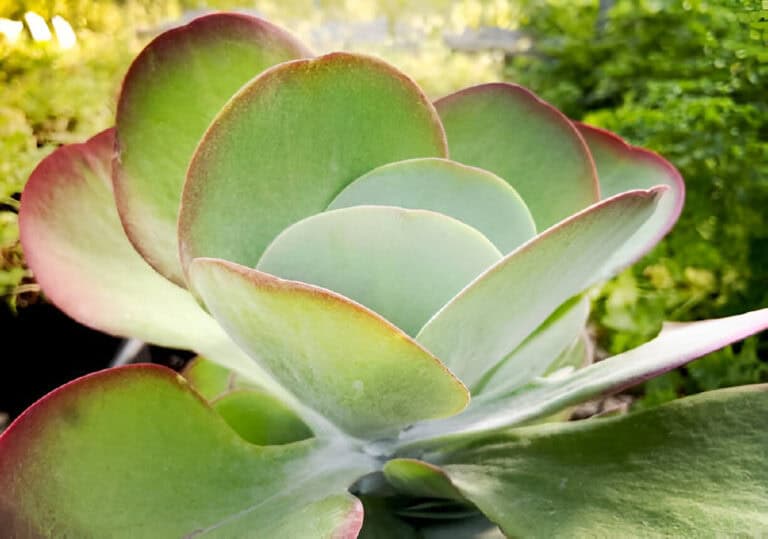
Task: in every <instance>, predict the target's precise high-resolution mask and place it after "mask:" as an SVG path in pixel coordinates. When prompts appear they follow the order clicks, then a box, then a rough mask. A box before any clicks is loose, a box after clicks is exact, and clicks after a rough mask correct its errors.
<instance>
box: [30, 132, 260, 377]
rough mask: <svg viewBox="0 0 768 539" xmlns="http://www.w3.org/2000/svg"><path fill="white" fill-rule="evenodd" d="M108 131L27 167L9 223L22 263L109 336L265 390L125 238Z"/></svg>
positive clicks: (69, 308)
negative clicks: (168, 350)
mask: <svg viewBox="0 0 768 539" xmlns="http://www.w3.org/2000/svg"><path fill="white" fill-rule="evenodd" d="M113 146H114V132H113V130H112V129H108V130H106V131H103V132H102V133H100V134H98V135H96V136H95V137H93V138H92V139H90V140H89V141H87V142H85V143H84V144H72V145H68V146H63V147H61V148H59V149H58V150H56V151H55V152H53V153H52V154H51V155H50V156H48V157H47V158H46V159H44V160H43V161H42V162H41V163H40V164H39V165H38V166H37V168H36V169H35V170H34V172H33V173H32V175H31V176H30V178H29V181H28V182H27V185H26V188H25V189H24V193H23V195H22V201H21V214H20V216H19V224H20V233H21V242H22V245H23V246H24V254H25V256H26V260H27V263H28V264H29V267H30V268H31V269H32V271H33V272H34V275H35V279H37V281H38V283H39V284H40V286H41V287H42V288H43V291H44V292H45V294H46V295H47V296H48V298H49V299H50V300H51V301H52V302H53V303H54V304H56V306H57V307H59V308H60V309H61V310H63V311H64V312H65V313H67V314H68V315H69V316H71V317H72V318H74V319H75V320H77V321H78V322H80V323H82V324H85V325H87V326H90V327H93V328H95V329H98V330H101V331H105V332H107V333H111V334H113V335H120V336H128V337H134V338H137V339H140V340H142V341H146V342H150V343H153V344H158V345H161V346H170V347H174V348H186V349H192V350H196V351H198V352H201V353H204V354H206V355H208V356H209V357H210V358H211V359H213V360H215V361H217V362H218V363H221V364H223V365H226V366H227V367H228V368H231V369H235V370H237V371H238V372H240V373H242V374H244V375H245V376H247V377H248V378H249V379H251V380H253V381H255V382H257V383H259V384H260V385H262V386H263V387H268V388H271V389H275V387H274V386H275V384H274V382H272V381H271V380H270V378H269V377H267V376H266V375H265V373H264V372H263V371H262V370H261V369H260V368H259V367H258V365H256V364H255V363H254V362H253V361H252V360H251V359H250V358H248V357H247V356H245V354H243V353H242V352H241V351H240V350H239V349H238V348H237V347H236V346H235V345H234V343H232V341H231V340H230V338H229V337H228V336H227V335H226V334H225V333H224V331H223V330H222V329H221V327H220V326H219V325H218V323H217V322H216V321H215V320H214V319H213V318H211V317H210V316H209V315H208V314H207V313H206V312H205V311H204V310H203V309H202V308H201V307H200V306H199V305H198V304H197V302H196V301H195V300H194V299H193V298H192V296H191V295H190V294H189V293H188V292H187V291H186V290H184V289H182V288H180V287H178V286H176V285H175V284H173V283H171V282H170V281H168V280H167V279H165V278H163V277H162V276H161V275H160V274H158V273H157V272H156V271H155V270H153V269H152V268H151V267H150V266H149V264H147V262H146V261H145V260H144V259H143V258H142V257H141V256H140V255H139V254H138V253H137V252H136V250H135V249H134V248H133V247H132V246H131V244H130V242H129V241H128V239H127V238H126V237H125V233H124V232H123V227H122V226H121V224H120V219H119V218H118V216H117V210H116V209H115V205H114V200H113V198H112V183H111V181H110V163H111V160H112V156H113V153H114V152H113Z"/></svg>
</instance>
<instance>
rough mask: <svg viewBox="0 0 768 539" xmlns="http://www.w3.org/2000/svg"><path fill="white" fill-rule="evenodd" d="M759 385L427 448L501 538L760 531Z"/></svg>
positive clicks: (762, 413) (764, 507)
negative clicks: (496, 527)
mask: <svg viewBox="0 0 768 539" xmlns="http://www.w3.org/2000/svg"><path fill="white" fill-rule="evenodd" d="M766 417H768V386H766V385H762V386H746V387H742V388H733V389H727V390H720V391H713V392H709V393H703V394H700V395H696V396H694V397H689V398H686V399H682V400H678V401H675V402H672V403H669V404H665V405H663V406H660V407H658V408H654V409H651V410H646V411H643V412H639V413H634V414H629V415H624V416H619V417H616V418H608V419H591V420H586V421H579V422H575V423H559V424H550V425H543V426H537V427H528V428H522V429H516V430H510V431H507V432H501V433H496V434H490V435H484V436H476V437H474V438H471V439H468V440H464V441H457V442H456V443H455V444H452V445H448V446H446V447H444V448H443V449H442V450H441V452H440V453H439V454H438V453H435V454H432V455H430V458H431V459H433V460H434V461H436V462H438V463H439V465H440V467H441V468H442V470H443V472H444V473H445V475H446V476H447V477H448V478H450V482H451V484H452V485H453V487H454V488H456V489H457V490H458V491H460V492H461V493H462V494H463V495H464V496H465V497H466V498H468V499H469V500H471V501H472V502H474V503H475V504H476V505H477V506H478V507H479V508H480V510H481V511H482V512H483V513H485V515H486V516H488V518H490V519H491V520H492V521H494V522H496V523H498V524H499V525H500V526H501V528H502V530H503V531H504V532H505V533H506V534H507V535H509V536H511V537H553V536H568V537H636V536H642V537H669V536H673V537H702V536H706V537H709V536H713V537H715V536H717V537H734V536H742V535H743V536H751V535H753V534H754V533H758V534H759V533H760V531H761V530H766V529H768V490H767V489H766V486H767V485H768V451H766V447H768V429H766V428H765V421H766Z"/></svg>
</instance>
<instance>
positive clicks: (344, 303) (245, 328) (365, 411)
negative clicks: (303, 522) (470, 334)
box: [190, 259, 469, 437]
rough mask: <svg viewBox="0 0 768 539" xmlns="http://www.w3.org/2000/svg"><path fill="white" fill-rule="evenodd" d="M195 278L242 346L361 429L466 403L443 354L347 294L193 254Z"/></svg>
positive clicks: (374, 430) (310, 400) (352, 428)
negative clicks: (437, 354)
mask: <svg viewBox="0 0 768 539" xmlns="http://www.w3.org/2000/svg"><path fill="white" fill-rule="evenodd" d="M190 283H191V284H192V287H193V289H194V290H195V291H196V292H197V293H198V294H200V296H201V297H202V298H203V300H204V301H205V304H206V305H207V306H208V308H209V309H210V311H211V313H212V314H213V315H214V316H215V317H216V319H217V320H218V321H219V322H220V323H221V324H222V325H223V326H224V328H225V329H226V330H227V332H228V333H229V334H230V335H231V336H232V337H233V339H234V340H235V341H236V342H237V343H239V344H240V345H241V346H242V347H243V349H244V350H246V351H247V352H249V353H250V354H251V355H252V356H253V357H254V358H255V359H257V360H258V361H259V362H260V363H261V364H262V365H263V366H264V367H265V368H266V369H267V370H269V371H270V372H271V373H272V374H273V375H274V376H275V378H277V379H278V380H279V381H281V382H282V383H283V384H284V385H285V386H286V387H287V388H288V389H289V390H291V391H293V393H294V394H296V395H300V396H301V399H302V401H303V402H304V403H306V404H308V405H309V406H312V407H314V408H315V409H316V410H317V411H319V412H320V413H321V414H323V415H325V416H326V417H328V418H329V419H330V420H331V421H333V422H335V423H336V424H337V425H338V426H339V427H341V428H342V429H343V430H345V431H347V432H349V433H351V434H353V435H355V436H362V437H374V436H383V435H385V434H391V433H392V432H393V431H395V430H397V429H400V428H402V427H405V426H407V425H409V424H411V423H413V422H415V421H418V420H420V419H426V418H430V417H445V416H448V415H452V414H455V413H457V412H459V411H461V410H462V409H463V408H464V407H465V406H466V404H467V401H468V398H469V395H468V393H467V391H466V388H465V387H464V386H463V385H462V383H461V382H460V381H459V380H458V379H456V378H455V377H454V376H453V375H452V374H451V373H450V371H448V370H447V369H446V368H445V366H444V365H443V364H442V363H440V362H439V361H438V360H437V359H436V358H434V357H433V356H432V355H431V354H430V353H429V352H427V351H426V350H425V349H423V348H421V347H420V346H419V345H418V344H416V342H414V341H413V340H412V339H411V338H410V337H408V336H407V335H406V334H405V333H402V332H401V331H400V330H398V329H397V328H396V327H394V326H392V325H391V324H390V323H388V322H387V321H385V320H384V319H382V318H381V317H379V316H378V315H376V314H375V313H373V312H372V311H369V310H368V309H366V308H364V307H362V306H361V305H359V304H357V303H354V302H352V301H350V300H348V299H346V298H345V297H344V296H340V295H338V294H334V293H332V292H330V291H328V290H325V289H323V288H319V287H315V286H311V285H307V284H305V283H299V282H295V281H286V280H282V279H279V278H277V277H274V276H272V275H269V274H267V273H263V272H260V271H256V270H252V269H249V268H246V267H243V266H239V265H237V264H234V263H231V262H226V261H223V260H215V259H197V260H195V261H194V262H193V263H192V265H191V266H190Z"/></svg>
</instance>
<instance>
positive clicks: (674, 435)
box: [0, 14, 768, 538]
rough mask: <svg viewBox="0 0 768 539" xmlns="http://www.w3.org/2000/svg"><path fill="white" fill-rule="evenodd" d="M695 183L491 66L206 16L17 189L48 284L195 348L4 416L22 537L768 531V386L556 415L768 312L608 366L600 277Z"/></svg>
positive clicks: (14, 516) (674, 336) (669, 214)
mask: <svg viewBox="0 0 768 539" xmlns="http://www.w3.org/2000/svg"><path fill="white" fill-rule="evenodd" d="M683 198H684V187H683V182H682V178H681V177H680V175H679V174H678V172H677V171H676V170H675V168H674V167H672V166H671V165H670V164H669V163H667V162H666V161H665V160H664V159H663V158H661V157H659V156H658V155H656V154H654V153H651V152H649V151H646V150H643V149H639V148H635V147H632V146H630V145H628V144H626V143H625V142H624V141H623V140H621V139H620V138H619V137H617V136H615V135H613V134H611V133H609V132H606V131H603V130H601V129H597V128H593V127H589V126H587V125H584V124H580V123H575V122H571V121H570V120H569V119H568V118H567V117H565V116H564V115H563V114H561V113H560V112H558V111H557V110H556V109H554V108H553V107H552V106H550V105H548V104H547V103H546V102H544V101H542V100H540V99H539V98H537V97H536V96H535V95H534V94H532V93H531V92H529V91H527V90H525V89H523V88H521V87H519V86H516V85H513V84H506V83H497V84H485V85H481V86H475V87H471V88H467V89H465V90H462V91H459V92H457V93H455V94H452V95H449V96H447V97H444V98H442V99H439V100H438V101H436V102H435V103H431V102H430V101H429V100H428V99H427V98H426V97H425V96H424V94H423V92H422V91H421V90H420V89H419V88H418V86H417V85H416V84H415V83H414V82H413V81H412V80H411V79H410V78H408V77H407V76H406V75H404V74H402V73H400V72H398V71H397V70H396V69H395V68H393V67H392V66H390V65H388V64H386V63H384V62H382V61H381V60H378V59H375V58H372V57H368V56H363V55H356V54H350V53H343V52H338V53H332V54H328V55H324V56H319V57H313V56H312V54H311V53H310V52H309V51H308V50H306V48H305V47H303V46H302V45H301V44H300V43H298V42H297V41H296V40H295V39H294V38H293V37H291V36H290V35H289V34H288V33H286V32H285V31H283V30H281V29H279V28H277V27H275V26H274V25H272V24H270V23H268V22H266V21H264V20H261V19H257V18H252V17H248V16H244V15H238V14H214V15H208V16H205V17H202V18H199V19H196V20H194V21H193V22H191V23H190V24H188V25H186V26H183V27H180V28H177V29H173V30H171V31H168V32H166V33H164V34H162V35H160V36H159V37H157V38H156V39H155V40H154V41H152V42H151V43H150V44H149V45H148V46H147V48H146V49H144V51H143V52H142V53H141V54H140V55H139V56H138V57H137V59H136V60H135V61H134V62H133V64H132V65H131V67H130V69H129V70H128V73H127V75H126V77H125V80H124V83H123V87H122V91H121V94H120V97H119V101H118V107H117V114H116V120H115V127H114V128H112V129H109V130H107V131H104V132H102V133H99V134H97V135H96V136H94V137H93V138H91V139H90V140H88V141H87V142H85V143H83V144H73V145H67V146H63V147H61V148H60V149H58V150H56V151H55V152H54V153H53V154H51V155H50V156H49V157H47V158H46V159H44V160H43V161H42V162H41V163H40V165H39V166H38V167H37V168H36V169H35V171H34V172H33V174H32V176H31V178H30V179H29V182H28V183H27V186H26V189H25V191H24V193H23V195H22V200H21V212H20V229H21V239H22V244H23V247H24V251H25V255H26V257H27V261H28V263H29V265H30V267H31V269H32V270H33V272H34V275H35V277H36V279H37V280H38V282H39V283H40V285H41V286H42V288H43V290H44V291H45V293H46V294H47V295H48V297H49V298H50V299H51V300H52V301H53V302H54V303H55V304H56V305H58V306H59V307H60V308H61V309H62V310H64V311H65V312H67V313H68V314H69V315H70V316H72V317H73V318H75V319H77V320H79V321H80V322H82V323H85V324H87V325H90V326H92V327H95V328H98V329H100V330H103V331H106V332H109V333H112V334H116V335H124V336H130V337H133V338H138V339H141V340H144V341H147V342H151V343H155V344H159V345H162V346H170V347H176V348H185V349H190V350H193V351H195V352H197V353H199V354H200V357H198V358H197V359H195V360H194V361H193V362H192V363H190V364H189V365H188V366H187V368H186V369H185V371H184V372H183V373H182V375H178V374H176V373H175V372H173V371H171V370H169V369H166V368H164V367H159V366H153V365H141V364H140V365H132V366H126V367H120V368H114V369H109V370H106V371H101V372H98V373H95V374H91V375H88V376H86V377H84V378H81V379H78V380H75V381H73V382H71V383H69V384H67V385H65V386H63V387H61V388H59V389H57V390H55V391H53V392H52V393H50V394H49V395H47V396H46V397H44V398H42V399H41V400H40V401H38V402H37V403H36V404H34V405H33V406H32V407H30V408H29V409H28V410H27V411H26V412H25V413H23V414H22V415H21V416H20V417H19V418H18V419H17V420H16V421H15V422H14V423H13V424H12V425H11V426H10V427H9V428H8V429H7V430H6V431H5V432H4V433H3V434H2V435H1V436H0V525H1V527H2V529H3V530H4V533H6V535H8V536H10V537H14V538H27V537H30V538H31V537H35V538H37V537H52V538H53V537H78V538H80V537H83V538H85V537H98V538H102V537H130V538H136V537H148V538H149V537H151V538H165V537H187V538H192V537H226V538H231V537H280V538H282V537H285V538H301V537H308V538H314V537H340V538H353V537H368V538H375V537H404V538H408V537H424V538H430V537H446V538H451V537H456V538H472V537H478V538H479V537H486V538H487V537H502V536H512V537H518V536H522V537H549V536H553V535H555V534H558V535H563V536H569V537H570V536H617V537H622V536H635V535H639V536H664V535H675V536H701V535H734V534H742V535H743V534H747V535H749V534H754V533H760V532H765V531H766V530H768V452H767V451H766V447H768V430H767V429H766V424H765V418H766V417H768V386H764V385H754V386H744V387H740V388H734V389H727V390H718V391H712V392H706V393H702V394H700V395H697V396H694V397H689V398H685V399H681V400H678V401H674V402H671V403H668V404H665V405H662V406H659V407H657V408H653V409H649V410H645V411H642V412H638V413H631V414H626V415H620V416H616V417H596V418H592V419H588V420H583V421H577V422H568V421H567V419H568V417H569V415H570V410H571V409H572V407H574V406H575V405H577V404H579V403H582V402H584V401H587V400H590V399H594V398H598V397H602V396H606V395H610V394H612V393H615V392H617V391H620V390H622V389H624V388H627V387H630V386H632V385H634V384H638V383H640V382H642V381H644V380H647V379H649V378H652V377H654V376H657V375H659V374H662V373H664V372H667V371H669V370H671V369H674V368H676V367H678V366H680V365H682V364H685V363H686V362H688V361H690V360H692V359H695V358H696V357H699V356H701V355H703V354H706V353H708V352H710V351H712V350H716V349H718V348H721V347H723V346H725V345H727V344H729V343H731V342H735V341H738V340H741V339H743V338H745V337H747V336H749V335H751V334H753V333H755V332H758V331H760V330H762V329H765V328H766V327H768V310H760V311H753V312H749V313H746V314H741V315H736V316H732V317H728V318H721V319H714V320H706V321H701V322H693V323H687V324H673V325H669V326H666V327H665V328H664V329H663V330H662V332H661V333H660V334H659V335H658V337H656V338H655V339H654V340H652V341H650V342H648V343H645V344H643V345H641V346H639V347H637V348H634V349H632V350H629V351H627V352H625V353H622V354H619V355H617V356H614V357H611V358H608V359H606V360H604V361H600V362H598V363H595V364H591V363H592V362H591V346H590V343H589V339H588V338H587V337H586V335H585V324H586V320H587V316H588V311H589V301H588V297H587V294H588V291H589V289H590V288H591V287H592V286H593V285H596V284H599V283H600V282H602V281H603V280H605V279H607V278H609V277H611V276H612V275H615V274H616V273H617V272H619V271H620V270H622V269H623V268H625V267H627V266H628V265H629V264H631V263H632V262H633V261H635V260H637V259H638V258H639V257H640V256H642V255H643V254H644V253H646V252H647V251H648V250H649V249H650V248H651V247H653V245H655V244H656V243H657V242H658V241H659V240H660V239H661V238H662V237H663V236H664V235H665V234H666V233H667V232H668V231H669V229H670V228H671V227H672V225H673V224H674V222H675V221H676V219H677V217H678V215H679V214H680V211H681V208H682V204H683Z"/></svg>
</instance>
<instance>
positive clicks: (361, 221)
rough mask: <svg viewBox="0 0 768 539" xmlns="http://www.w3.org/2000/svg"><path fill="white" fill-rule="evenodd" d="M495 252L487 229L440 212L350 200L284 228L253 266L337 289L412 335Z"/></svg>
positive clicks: (492, 260)
mask: <svg viewBox="0 0 768 539" xmlns="http://www.w3.org/2000/svg"><path fill="white" fill-rule="evenodd" d="M500 258H501V253H499V251H498V250H497V249H496V247H494V246H493V244H492V243H491V242H490V241H488V239H487V238H486V237H485V236H483V235H482V234H481V233H479V232H478V231H477V230H475V229H474V228H472V227H470V226H468V225H465V224H464V223H462V222H461V221H457V220H456V219H453V218H451V217H447V216H445V215H443V214H440V213H435V212H432V211H425V210H406V209H403V208H395V207H391V206H355V207H352V208H344V209H340V210H333V211H329V212H325V213H320V214H317V215H314V216H312V217H308V218H307V219H304V220H303V221H299V222H298V223H296V224H294V225H292V226H290V227H288V228H287V229H286V230H284V231H283V232H282V233H281V234H280V235H279V236H278V237H277V238H275V241H273V242H272V243H271V244H270V246H269V247H268V248H267V250H266V251H265V252H264V255H263V256H262V257H261V260H260V261H259V264H258V265H257V266H256V269H258V270H259V271H263V272H266V273H271V274H272V275H276V276H278V277H281V278H283V279H290V280H292V281H302V282H305V283H309V284H313V285H317V286H321V287H323V288H327V289H329V290H333V291H334V292H338V293H339V294H342V295H344V296H346V297H348V298H350V299H352V300H354V301H356V302H358V303H361V304H363V305H365V306H366V307H368V308H369V309H371V310H372V311H374V312H376V313H378V314H380V315H381V316H383V317H384V318H386V319H387V320H389V321H390V322H392V323H393V324H394V325H396V326H397V327H399V328H400V329H402V330H403V331H405V332H406V333H408V334H409V335H415V334H416V332H418V331H419V329H420V328H421V326H423V325H424V323H425V322H426V321H427V320H429V318H430V317H431V316H432V315H433V314H435V312H437V310H438V309H439V308H440V307H442V306H443V305H444V304H445V303H447V302H448V300H449V299H451V298H452V297H453V296H455V295H456V294H457V293H458V292H459V291H460V290H461V289H462V288H464V287H465V286H466V285H467V284H469V283H470V282H471V281H472V279H474V278H475V277H477V276H478V275H480V273H482V272H483V270H485V269H487V268H488V267H490V266H491V265H493V264H494V263H495V262H497V261H498V260H499V259H500Z"/></svg>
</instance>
